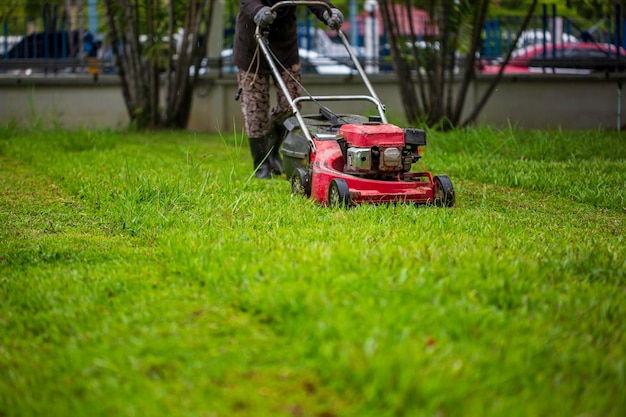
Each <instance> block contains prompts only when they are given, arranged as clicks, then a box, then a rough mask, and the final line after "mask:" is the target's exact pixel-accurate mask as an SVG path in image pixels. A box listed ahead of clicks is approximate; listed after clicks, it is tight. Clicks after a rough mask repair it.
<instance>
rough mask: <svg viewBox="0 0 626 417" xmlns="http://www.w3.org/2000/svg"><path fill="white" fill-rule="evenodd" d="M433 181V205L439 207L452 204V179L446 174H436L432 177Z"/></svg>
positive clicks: (453, 197) (453, 199) (453, 198)
mask: <svg viewBox="0 0 626 417" xmlns="http://www.w3.org/2000/svg"><path fill="white" fill-rule="evenodd" d="M433 182H434V183H435V205H437V206H439V207H452V206H454V201H455V199H456V198H455V195H454V187H453V186H452V181H450V178H449V177H448V176H447V175H436V176H434V177H433Z"/></svg>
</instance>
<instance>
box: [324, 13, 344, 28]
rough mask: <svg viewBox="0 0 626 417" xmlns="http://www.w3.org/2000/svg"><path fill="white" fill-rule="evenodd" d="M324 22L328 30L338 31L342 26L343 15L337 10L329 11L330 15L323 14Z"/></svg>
mask: <svg viewBox="0 0 626 417" xmlns="http://www.w3.org/2000/svg"><path fill="white" fill-rule="evenodd" d="M324 20H325V21H326V24H327V25H328V27H329V28H331V29H335V30H339V29H340V28H341V25H343V14H342V13H341V11H340V10H339V9H331V13H330V15H329V14H328V11H325V12H324Z"/></svg>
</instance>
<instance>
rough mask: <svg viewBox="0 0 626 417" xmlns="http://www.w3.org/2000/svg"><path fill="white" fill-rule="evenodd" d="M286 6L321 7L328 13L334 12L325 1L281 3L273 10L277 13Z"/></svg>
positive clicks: (294, 0)
mask: <svg viewBox="0 0 626 417" xmlns="http://www.w3.org/2000/svg"><path fill="white" fill-rule="evenodd" d="M285 6H321V7H324V8H325V9H326V11H327V12H328V13H331V12H332V8H331V7H330V6H329V5H328V4H326V3H324V2H323V1H306V0H304V1H298V0H285V1H281V2H278V3H276V4H275V5H273V6H272V7H271V10H272V11H275V10H276V9H279V8H281V7H285Z"/></svg>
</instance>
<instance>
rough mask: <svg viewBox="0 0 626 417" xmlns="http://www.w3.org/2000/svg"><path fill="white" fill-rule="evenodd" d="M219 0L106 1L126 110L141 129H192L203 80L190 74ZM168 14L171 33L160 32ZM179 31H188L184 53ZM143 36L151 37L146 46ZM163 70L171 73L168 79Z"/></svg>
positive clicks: (201, 49)
mask: <svg viewBox="0 0 626 417" xmlns="http://www.w3.org/2000/svg"><path fill="white" fill-rule="evenodd" d="M215 1H216V0H188V1H187V4H186V7H184V9H183V8H182V7H180V4H178V3H176V2H175V1H174V0H170V1H169V2H168V3H167V5H165V4H164V3H163V2H162V1H161V0H104V2H105V6H106V15H107V23H108V32H109V40H110V42H111V46H112V49H113V53H114V54H115V60H116V67H117V71H118V73H119V76H120V79H121V82H122V93H123V96H124V101H125V103H126V108H127V110H128V114H129V116H130V119H131V124H132V125H134V126H135V127H137V128H141V129H144V128H160V127H167V128H178V129H180V128H185V127H186V126H187V122H188V119H189V112H190V110H191V103H192V98H193V86H194V82H195V80H196V79H197V75H196V74H194V76H193V77H192V76H190V74H189V72H190V70H189V68H190V65H191V64H192V63H193V64H194V65H195V66H196V68H198V67H199V65H200V61H201V59H202V57H203V54H204V50H205V49H206V42H207V37H208V34H209V32H210V27H211V17H212V11H213V8H214V7H213V6H214V4H215ZM131 2H132V3H131ZM165 7H166V9H165ZM181 10H184V18H182V19H181V18H180V16H181V13H177V12H179V11H181ZM162 16H167V19H168V21H167V27H166V28H165V31H163V32H160V29H162V26H161V24H160V23H161V22H160V20H161V19H162ZM207 16H208V19H207ZM176 27H181V28H182V32H183V35H182V39H181V44H180V47H179V48H178V50H177V49H176V47H175V46H174V35H175V33H174V30H175V28H176ZM140 34H145V37H146V40H145V42H143V41H142V42H140V39H139V35H140ZM163 39H167V41H164V40H163ZM199 39H201V40H202V41H201V42H200V41H199ZM164 55H165V56H164ZM164 60H165V61H164ZM162 69H164V70H165V71H166V75H165V76H164V77H163V80H162V79H161V70H162ZM162 81H164V82H165V85H164V90H165V99H164V100H163V102H164V104H165V108H164V109H163V110H161V108H160V103H161V100H160V91H161V82H162Z"/></svg>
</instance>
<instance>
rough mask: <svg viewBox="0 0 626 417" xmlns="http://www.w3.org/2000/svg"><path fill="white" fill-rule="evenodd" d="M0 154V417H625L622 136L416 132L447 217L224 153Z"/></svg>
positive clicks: (64, 150) (35, 142)
mask: <svg viewBox="0 0 626 417" xmlns="http://www.w3.org/2000/svg"><path fill="white" fill-rule="evenodd" d="M0 137H4V139H0V155H2V159H1V164H2V165H0V167H1V169H0V173H2V177H1V178H2V183H3V188H5V190H6V192H5V193H4V196H3V199H2V212H1V213H0V220H1V222H2V224H3V225H4V226H3V227H2V232H0V241H1V242H0V254H2V255H0V256H1V257H0V274H1V275H0V276H1V277H0V303H1V304H0V326H1V327H0V329H1V331H0V414H3V415H7V416H12V415H16V416H17V415H20V416H24V415H43V414H46V415H64V416H66V415H109V416H110V415H124V416H126V415H128V416H131V415H171V414H175V415H197V416H203V415H210V416H248V415H254V416H275V415H291V416H309V415H310V416H397V415H411V416H434V415H437V416H441V415H452V416H476V415H481V416H485V415H487V416H529V415H562V416H574V415H589V416H619V415H624V414H625V413H626V391H625V390H626V383H625V382H626V377H625V375H626V364H625V360H626V343H625V341H624V331H625V330H626V325H625V324H624V323H626V320H625V318H626V293H625V282H624V278H625V271H626V249H625V248H626V245H625V243H626V242H625V238H624V236H626V233H625V231H626V229H625V225H626V222H625V219H626V187H625V185H626V142H625V139H624V138H622V136H621V135H620V134H619V133H615V132H605V131H589V132H568V131H549V132H548V131H516V130H513V129H511V130H492V129H489V128H477V129H470V130H465V131H456V132H452V133H445V134H444V133H437V132H429V136H428V142H429V143H428V146H427V147H426V148H425V149H424V153H423V156H424V158H423V159H422V160H421V161H420V162H419V165H420V168H424V169H428V170H430V171H432V172H433V173H434V174H438V173H446V174H448V175H449V176H450V178H451V179H452V181H453V183H454V186H455V190H456V193H457V205H456V207H454V208H452V209H444V208H437V207H428V206H427V207H413V206H405V205H393V206H359V207H355V208H353V209H349V210H334V209H333V210H331V209H328V208H325V207H321V206H319V205H317V204H315V203H314V202H312V201H311V200H307V199H303V198H299V197H295V196H292V195H290V185H289V183H288V182H287V181H285V180H284V179H275V180H271V181H259V180H256V179H255V178H253V177H252V176H251V160H250V157H249V155H248V150H247V143H246V142H245V140H244V139H243V138H241V137H240V136H239V135H237V134H222V135H206V134H193V133H180V132H158V133H149V134H138V133H131V132H111V131H69V132H68V131H61V130H56V131H43V130H39V129H33V130H19V129H15V128H10V127H5V128H4V129H3V131H2V136H0Z"/></svg>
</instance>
